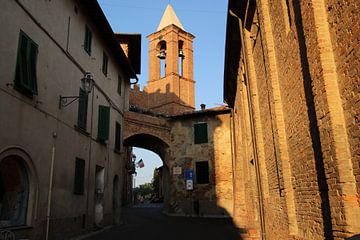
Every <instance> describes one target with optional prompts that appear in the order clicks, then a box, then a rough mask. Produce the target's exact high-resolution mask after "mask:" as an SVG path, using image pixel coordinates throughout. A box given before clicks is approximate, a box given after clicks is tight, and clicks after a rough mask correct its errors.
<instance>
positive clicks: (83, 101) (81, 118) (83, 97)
mask: <svg viewBox="0 0 360 240" xmlns="http://www.w3.org/2000/svg"><path fill="white" fill-rule="evenodd" d="M87 109H88V95H87V93H86V92H85V91H84V90H82V89H81V88H80V93H79V110H78V122H77V126H78V127H79V128H80V129H82V130H85V131H86V122H87Z"/></svg>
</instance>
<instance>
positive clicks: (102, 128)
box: [98, 105, 110, 141]
mask: <svg viewBox="0 0 360 240" xmlns="http://www.w3.org/2000/svg"><path fill="white" fill-rule="evenodd" d="M109 130H110V108H109V107H106V106H102V105H100V106H99V125H98V140H100V141H105V140H108V139H109Z"/></svg>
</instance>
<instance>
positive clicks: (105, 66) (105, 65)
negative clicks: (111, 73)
mask: <svg viewBox="0 0 360 240" xmlns="http://www.w3.org/2000/svg"><path fill="white" fill-rule="evenodd" d="M108 61H109V60H108V56H107V55H106V53H103V64H102V72H103V74H104V75H105V76H107V73H108Z"/></svg>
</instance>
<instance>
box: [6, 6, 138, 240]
mask: <svg viewBox="0 0 360 240" xmlns="http://www.w3.org/2000/svg"><path fill="white" fill-rule="evenodd" d="M0 9H1V10H0V11H1V14H0V28H1V30H2V32H3V33H6V34H1V35H0V51H1V56H2V57H1V59H0V61H1V63H0V109H1V117H0V133H1V135H0V229H10V230H11V231H13V232H15V234H16V235H17V237H19V238H20V237H21V238H28V239H67V238H69V237H71V236H73V235H76V234H80V233H84V232H87V231H88V230H89V229H92V228H93V227H94V226H97V227H102V226H105V225H109V224H112V223H117V222H118V221H119V220H120V219H119V217H120V199H121V196H120V193H121V187H120V186H121V185H122V183H121V182H122V179H123V173H124V167H125V166H124V165H125V164H124V162H123V153H124V150H123V148H122V147H121V145H122V128H123V115H124V110H125V109H127V108H128V89H129V87H130V79H134V78H136V74H137V73H139V66H136V64H130V63H129V61H128V59H127V57H126V55H125V53H124V52H123V50H122V49H121V47H120V44H119V41H118V40H117V38H116V37H115V35H114V33H113V31H112V29H111V27H110V25H109V23H108V22H107V20H106V18H105V16H104V14H103V12H102V11H101V9H100V7H99V5H98V3H97V1H95V0H91V1H82V0H79V1H74V0H63V1H35V0H31V1H20V0H16V1H12V0H11V1H10V0H4V1H1V3H0ZM129 49H130V48H129ZM134 62H136V61H132V63H134ZM85 72H89V73H90V74H91V76H92V78H93V79H94V86H93V88H92V89H91V91H90V92H89V93H87V92H86V91H84V90H83V89H82V88H80V85H81V79H82V78H84V74H85ZM60 96H62V97H68V96H74V97H75V98H62V100H63V101H60V99H61V98H60ZM78 96H80V98H76V97H78ZM72 100H75V101H74V102H72V103H71V101H72ZM66 101H67V102H66ZM67 104H69V105H67Z"/></svg>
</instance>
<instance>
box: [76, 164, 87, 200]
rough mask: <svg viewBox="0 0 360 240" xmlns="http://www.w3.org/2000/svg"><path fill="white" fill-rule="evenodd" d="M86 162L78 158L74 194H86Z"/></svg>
mask: <svg viewBox="0 0 360 240" xmlns="http://www.w3.org/2000/svg"><path fill="white" fill-rule="evenodd" d="M84 181H85V160H83V159H80V158H76V161H75V176H74V194H80V195H82V194H84Z"/></svg>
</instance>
